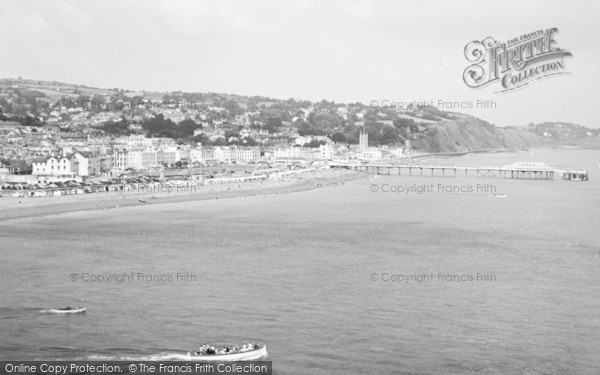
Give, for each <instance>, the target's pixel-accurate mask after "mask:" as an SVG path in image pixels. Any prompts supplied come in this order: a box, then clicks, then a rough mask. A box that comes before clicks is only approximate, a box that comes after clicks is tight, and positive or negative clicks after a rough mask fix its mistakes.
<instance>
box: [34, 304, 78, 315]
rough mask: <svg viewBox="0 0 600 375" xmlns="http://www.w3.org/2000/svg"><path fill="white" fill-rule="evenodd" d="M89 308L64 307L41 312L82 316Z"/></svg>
mask: <svg viewBox="0 0 600 375" xmlns="http://www.w3.org/2000/svg"><path fill="white" fill-rule="evenodd" d="M85 310H87V307H83V306H79V307H68V306H67V307H63V308H58V309H49V310H42V311H41V312H44V313H50V314H80V313H85Z"/></svg>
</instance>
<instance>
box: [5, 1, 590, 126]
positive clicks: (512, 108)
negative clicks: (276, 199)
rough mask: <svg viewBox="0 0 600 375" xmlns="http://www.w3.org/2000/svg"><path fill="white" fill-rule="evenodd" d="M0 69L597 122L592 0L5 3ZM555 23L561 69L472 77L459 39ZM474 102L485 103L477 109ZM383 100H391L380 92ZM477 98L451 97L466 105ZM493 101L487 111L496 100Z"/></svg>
mask: <svg viewBox="0 0 600 375" xmlns="http://www.w3.org/2000/svg"><path fill="white" fill-rule="evenodd" d="M0 14H2V22H0V46H1V47H0V48H1V49H2V53H1V54H0V77H2V78H16V77H19V76H20V77H23V78H29V79H40V80H50V81H54V80H56V81H61V82H67V83H76V84H85V85H88V86H93V87H100V88H113V87H118V88H124V89H129V90H147V91H178V90H181V91H189V92H218V93H233V94H240V95H261V96H268V97H272V98H278V99H288V98H292V97H293V98H295V99H305V100H311V101H320V100H321V99H327V100H333V101H335V102H341V103H350V102H357V101H359V102H362V103H365V104H369V103H370V102H371V101H373V100H376V101H378V102H379V103H383V102H384V101H389V102H410V101H427V102H431V101H433V103H434V104H439V103H438V102H439V101H442V102H453V103H457V104H452V105H451V106H452V107H451V108H446V109H450V110H456V111H458V112H463V113H468V114H471V115H474V116H477V117H480V118H482V119H485V120H487V121H489V122H491V123H493V124H495V125H497V126H523V125H527V124H529V123H531V122H533V123H539V122H544V121H566V122H573V123H578V124H581V125H585V126H588V127H593V128H598V127H600V121H598V119H599V118H600V90H599V87H598V85H599V84H600V70H599V69H598V61H599V59H600V49H599V46H600V23H599V22H598V16H600V2H596V1H593V0H580V1H577V0H575V1H568V2H567V1H566V0H565V1H557V0H549V1H548V0H544V1H542V0H540V1H538V0H521V1H519V2H518V3H517V2H515V3H514V4H513V3H509V2H501V1H481V0H479V1H470V0H469V1H466V0H464V1H461V0H458V1H452V2H450V1H442V0H439V1H431V0H429V1H428V0H424V1H419V2H408V1H393V0H389V1H388V0H382V1H379V0H344V1H341V0H279V1H276V0H273V1H266V0H256V1H255V0H240V1H238V0H232V1H229V0H202V1H196V0H156V1H155V0H130V1H123V0H103V1H96V0H86V1H81V0H80V1H71V0H52V1H41V0H40V1H31V0H2V1H0ZM552 27H556V28H558V30H559V31H558V33H556V34H555V36H554V39H555V40H556V46H558V47H560V48H563V49H565V50H567V51H570V52H571V53H572V55H573V56H572V57H567V58H565V60H564V62H565V70H566V71H568V72H569V74H566V75H561V76H556V77H552V78H546V79H543V80H538V81H536V82H534V83H532V84H530V85H528V86H527V87H524V88H522V89H519V90H514V91H511V92H505V93H497V91H499V90H500V89H501V87H500V86H499V84H497V83H496V84H492V85H489V86H487V87H483V88H477V89H474V88H471V87H468V86H467V85H466V84H465V83H464V81H463V71H464V70H465V69H466V68H467V67H468V66H469V65H470V63H469V62H468V61H467V60H466V58H465V55H464V50H465V46H466V45H467V44H468V43H469V42H471V41H474V40H482V39H484V38H486V37H490V36H491V37H494V38H495V39H496V40H498V41H501V42H504V41H508V40H510V39H513V38H515V37H519V36H520V35H523V34H527V33H530V32H533V31H535V30H539V29H547V28H552ZM477 100H481V101H492V102H493V103H494V104H495V106H492V105H490V107H491V108H476V103H477ZM386 103H387V102H386ZM468 103H471V104H472V105H473V106H474V107H475V108H456V106H457V105H458V106H463V107H464V106H468ZM494 107H495V108H494Z"/></svg>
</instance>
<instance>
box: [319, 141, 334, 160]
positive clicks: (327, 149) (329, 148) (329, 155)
mask: <svg viewBox="0 0 600 375" xmlns="http://www.w3.org/2000/svg"><path fill="white" fill-rule="evenodd" d="M319 151H321V159H325V160H333V159H334V157H335V149H334V148H333V145H330V144H326V145H321V146H319Z"/></svg>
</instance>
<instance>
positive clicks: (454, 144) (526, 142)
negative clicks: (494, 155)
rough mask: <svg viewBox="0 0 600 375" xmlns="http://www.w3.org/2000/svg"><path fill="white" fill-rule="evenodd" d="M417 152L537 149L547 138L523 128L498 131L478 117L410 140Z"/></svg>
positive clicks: (443, 123)
mask: <svg viewBox="0 0 600 375" xmlns="http://www.w3.org/2000/svg"><path fill="white" fill-rule="evenodd" d="M410 141H411V145H412V147H413V148H414V149H416V150H418V151H424V152H432V153H436V152H462V151H469V150H491V149H501V148H525V147H532V146H538V145H541V144H543V143H544V139H543V138H542V137H540V136H538V135H536V134H534V133H532V132H529V131H527V130H524V129H512V128H509V129H506V128H497V127H495V126H493V125H490V124H489V123H487V122H486V121H483V120H480V119H477V118H475V117H467V116H465V117H462V118H458V119H455V120H444V121H441V122H439V123H436V124H432V125H429V126H428V129H427V130H426V131H424V132H422V133H420V134H417V135H416V138H415V139H411V140H410Z"/></svg>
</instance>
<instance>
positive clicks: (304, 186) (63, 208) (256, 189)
mask: <svg viewBox="0 0 600 375" xmlns="http://www.w3.org/2000/svg"><path fill="white" fill-rule="evenodd" d="M368 177H369V176H368V175H365V174H362V173H359V172H352V171H346V170H331V169H330V170H318V171H312V172H307V173H302V174H298V175H289V176H285V177H284V178H281V179H274V180H263V181H254V182H245V183H238V182H234V183H228V184H218V185H216V184H215V185H208V186H197V187H190V189H189V191H177V190H176V189H174V188H173V189H171V190H172V191H165V190H167V189H162V190H163V191H159V190H158V189H157V190H156V191H131V192H108V193H107V192H98V193H88V194H75V195H65V196H59V197H21V198H15V197H2V198H0V208H1V210H0V220H11V219H17V218H32V217H39V216H46V215H56V214H61V213H65V212H75V211H88V210H115V209H122V208H125V207H128V206H139V205H154V204H164V203H172V202H185V201H198V200H208V199H227V198H234V197H240V196H254V195H269V194H286V193H293V192H299V191H306V190H313V189H318V188H320V187H326V186H330V185H337V184H343V183H345V182H347V181H352V180H356V179H361V178H368ZM140 200H143V201H144V202H141V201H140Z"/></svg>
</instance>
